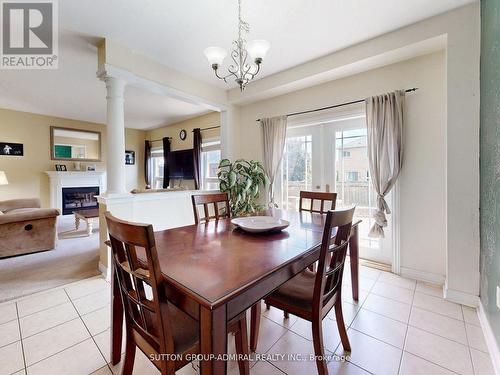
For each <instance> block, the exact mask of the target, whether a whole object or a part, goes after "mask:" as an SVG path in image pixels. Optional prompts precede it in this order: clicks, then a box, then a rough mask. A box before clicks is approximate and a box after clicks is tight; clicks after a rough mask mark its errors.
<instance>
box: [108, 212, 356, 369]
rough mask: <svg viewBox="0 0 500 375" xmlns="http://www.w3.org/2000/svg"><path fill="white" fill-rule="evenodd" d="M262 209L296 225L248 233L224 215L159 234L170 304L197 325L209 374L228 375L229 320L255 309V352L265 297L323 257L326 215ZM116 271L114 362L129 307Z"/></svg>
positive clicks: (353, 254)
mask: <svg viewBox="0 0 500 375" xmlns="http://www.w3.org/2000/svg"><path fill="white" fill-rule="evenodd" d="M260 214H261V215H268V216H273V217H276V218H280V219H284V220H287V221H289V222H290V225H289V226H288V227H287V228H286V229H284V230H282V231H279V232H272V233H247V232H245V231H243V230H242V229H240V228H238V227H237V226H235V225H233V224H232V223H231V219H219V220H217V221H209V222H207V223H203V224H198V225H188V226H184V227H178V228H173V229H167V230H161V231H157V232H155V233H154V236H155V242H156V250H157V253H158V261H159V263H160V269H161V272H162V274H163V276H164V279H165V282H164V287H165V291H166V294H165V295H166V296H167V298H168V301H169V303H173V304H174V305H176V306H177V307H178V308H180V309H182V310H183V311H185V312H186V313H188V314H189V315H191V316H192V317H193V318H195V319H196V320H197V321H198V322H199V332H200V349H201V355H202V356H201V358H202V360H201V361H200V370H201V373H202V374H203V375H207V374H226V369H227V362H226V361H225V360H224V359H225V358H226V357H225V355H226V353H227V323H228V322H229V321H230V320H231V319H232V318H234V317H237V316H238V315H240V314H241V313H242V312H244V311H246V310H247V309H249V308H251V307H252V306H255V307H254V309H252V314H251V325H252V326H255V327H257V329H256V330H255V332H254V330H252V331H251V333H250V348H251V349H252V350H255V347H256V343H257V336H258V327H259V323H260V315H261V311H260V309H261V303H260V301H261V300H262V299H264V298H265V297H266V296H267V295H269V294H270V293H271V292H273V291H274V290H276V289H277V288H278V287H280V286H281V285H282V284H284V283H285V282H287V281H288V280H290V279H291V278H293V277H294V276H295V275H297V274H298V273H299V272H302V271H303V270H304V269H306V268H307V267H308V266H310V265H311V264H313V263H314V262H316V261H317V260H318V258H319V252H320V245H321V240H322V235H323V228H324V224H325V219H326V215H322V214H320V213H312V212H308V211H301V212H296V211H289V210H282V209H270V210H267V211H264V212H262V213H260ZM359 223H360V220H357V221H355V222H353V225H352V229H351V236H350V239H349V256H350V262H349V264H350V270H351V272H350V274H351V286H352V298H353V299H354V300H358V279H359V278H358V268H359V266H358V265H359V261H358V258H359V256H358V250H359V249H358V246H359V238H358V237H359V233H358V227H359ZM335 230H336V229H335V228H334V229H333V231H332V237H334V236H335ZM142 256H143V257H144V258H143V259H144V260H145V255H142ZM140 257H141V255H140V253H139V258H140ZM112 272H113V273H112V275H113V276H112V288H111V293H112V308H111V353H110V354H111V362H112V364H117V363H118V362H119V361H120V359H121V346H122V335H123V333H122V326H123V306H122V303H121V296H120V293H119V286H118V280H117V277H116V275H115V273H114V271H113V270H112Z"/></svg>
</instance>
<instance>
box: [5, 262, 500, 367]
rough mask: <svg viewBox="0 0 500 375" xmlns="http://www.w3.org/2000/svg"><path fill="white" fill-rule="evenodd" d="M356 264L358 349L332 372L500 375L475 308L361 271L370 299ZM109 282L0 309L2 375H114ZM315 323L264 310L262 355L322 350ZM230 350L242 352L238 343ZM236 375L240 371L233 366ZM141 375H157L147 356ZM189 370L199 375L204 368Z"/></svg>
mask: <svg viewBox="0 0 500 375" xmlns="http://www.w3.org/2000/svg"><path fill="white" fill-rule="evenodd" d="M347 271H348V268H346V275H345V280H344V284H345V285H344V288H343V311H344V316H345V321H346V324H348V325H349V328H348V334H349V338H350V342H351V346H352V353H350V358H349V361H348V362H335V361H332V362H330V363H329V369H330V374H370V373H371V374H383V375H391V374H404V375H420V374H422V375H429V374H475V375H493V369H492V364H491V360H490V356H489V354H488V349H487V347H486V344H485V340H484V337H483V333H482V330H481V327H480V326H479V320H478V317H477V314H476V311H475V310H474V309H471V308H468V307H465V306H460V305H457V304H454V303H451V302H448V301H445V300H444V299H442V298H441V291H440V290H439V288H436V287H433V286H430V285H426V284H424V283H420V282H415V281H414V280H408V279H403V278H400V277H398V276H394V275H392V274H390V273H386V272H381V271H378V270H375V269H371V268H366V267H361V271H360V273H361V282H360V286H361V290H360V300H359V302H358V303H355V302H354V301H353V300H352V298H351V291H350V285H349V283H350V276H349V274H348V272H347ZM109 295H110V291H109V284H108V283H107V282H106V281H105V280H104V279H102V278H92V279H87V280H84V281H81V282H78V283H74V284H70V285H67V286H65V287H60V288H56V289H52V290H49V291H47V292H43V293H39V294H36V295H33V296H30V297H26V298H23V299H19V300H17V301H11V302H7V303H4V304H0V375H3V374H16V375H20V374H29V375H32V374H50V375H59V374H71V375H79V374H82V375H87V374H99V375H112V374H118V373H119V372H120V370H121V369H120V366H119V365H118V366H116V367H113V366H111V365H109V364H107V363H108V362H109V334H110V331H109V316H110V310H109V309H110V306H109V302H110V301H109ZM310 329H311V327H310V324H309V323H308V322H306V321H304V320H302V319H299V318H297V317H294V316H290V319H287V320H284V319H283V314H282V312H281V311H279V310H275V309H271V310H267V311H266V310H265V308H264V309H263V319H262V324H261V337H260V340H259V345H258V348H257V352H258V353H269V354H279V353H295V354H310V353H313V348H312V341H311V332H310ZM324 336H325V349H326V351H327V353H330V354H333V353H337V354H343V348H342V345H341V344H340V338H339V335H338V332H337V328H336V323H335V315H334V314H333V312H332V313H331V314H330V315H329V316H328V317H327V318H325V320H324ZM228 343H229V350H230V351H231V352H234V340H233V339H232V338H231V337H230V340H229V341H228ZM251 366H252V367H251V373H252V374H261V375H264V374H265V375H268V374H270V375H273V374H283V373H286V374H315V373H316V367H315V364H314V363H313V362H308V361H303V362H299V361H273V362H272V363H271V362H266V361H252V363H251ZM228 369H229V371H228V372H229V373H231V374H237V366H236V364H235V363H231V364H229V366H228ZM134 373H137V374H157V373H158V372H157V371H156V369H155V368H154V367H153V366H152V365H151V364H150V363H149V361H148V360H147V359H146V357H145V356H144V355H142V354H141V353H140V351H138V354H137V359H136V364H135V371H134ZM179 373H180V374H183V375H191V374H196V373H197V370H196V364H195V365H194V366H192V365H188V366H186V367H184V368H183V369H182V370H181V371H179Z"/></svg>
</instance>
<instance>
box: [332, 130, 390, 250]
mask: <svg viewBox="0 0 500 375" xmlns="http://www.w3.org/2000/svg"><path fill="white" fill-rule="evenodd" d="M335 138H336V139H335V147H336V162H335V170H336V181H335V184H336V189H335V190H336V192H337V206H338V207H348V206H352V205H356V214H355V215H356V217H359V218H360V219H362V220H363V221H362V222H361V224H360V246H361V247H370V248H379V246H380V242H379V240H378V239H373V238H369V237H368V232H369V230H370V228H371V227H372V225H373V217H372V214H373V213H374V210H375V209H376V202H377V201H376V193H375V191H374V190H373V187H372V184H371V181H370V171H369V167H368V151H367V136H366V129H364V128H363V129H355V130H348V131H340V132H336V136H335Z"/></svg>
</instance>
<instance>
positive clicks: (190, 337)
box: [168, 303, 199, 354]
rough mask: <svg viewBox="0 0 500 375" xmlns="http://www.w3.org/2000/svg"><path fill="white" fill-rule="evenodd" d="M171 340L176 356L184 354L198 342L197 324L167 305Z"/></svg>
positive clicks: (180, 311) (175, 308)
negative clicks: (172, 340) (170, 325)
mask: <svg viewBox="0 0 500 375" xmlns="http://www.w3.org/2000/svg"><path fill="white" fill-rule="evenodd" d="M168 309H169V313H170V321H171V324H172V338H173V339H174V351H175V353H176V354H179V353H184V352H185V351H187V350H188V349H189V348H191V347H192V346H193V345H194V344H195V343H196V342H197V341H198V340H199V324H198V322H197V321H196V320H195V319H193V318H191V317H190V316H189V315H188V314H186V313H185V312H183V311H182V310H180V309H179V308H177V307H176V306H175V305H173V304H171V303H169V304H168Z"/></svg>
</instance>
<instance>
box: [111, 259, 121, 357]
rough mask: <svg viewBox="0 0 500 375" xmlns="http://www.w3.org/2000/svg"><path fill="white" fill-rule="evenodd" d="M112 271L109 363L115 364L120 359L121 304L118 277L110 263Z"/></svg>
mask: <svg viewBox="0 0 500 375" xmlns="http://www.w3.org/2000/svg"><path fill="white" fill-rule="evenodd" d="M110 267H111V272H112V276H111V278H112V283H111V299H112V302H111V303H112V309H111V352H110V353H111V364H113V365H116V364H117V363H118V362H120V360H121V353H122V338H123V332H122V328H123V305H122V301H121V295H120V290H119V288H120V286H119V284H118V278H117V276H116V274H115V272H114V269H113V266H112V265H110Z"/></svg>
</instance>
